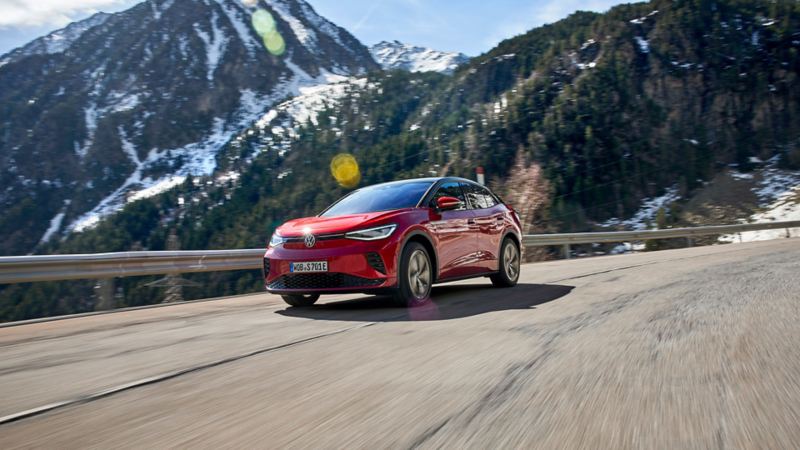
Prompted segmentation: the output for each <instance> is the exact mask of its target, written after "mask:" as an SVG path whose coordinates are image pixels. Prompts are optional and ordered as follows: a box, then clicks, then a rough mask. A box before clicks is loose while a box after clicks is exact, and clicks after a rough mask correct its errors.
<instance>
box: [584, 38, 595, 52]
mask: <svg viewBox="0 0 800 450" xmlns="http://www.w3.org/2000/svg"><path fill="white" fill-rule="evenodd" d="M596 43H597V41H595V40H594V39H589V40H588V41H586V42H584V43H583V44H581V50H586V49H587V48H589V47H591V46H592V45H594V44H596Z"/></svg>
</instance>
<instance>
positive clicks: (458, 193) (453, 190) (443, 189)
mask: <svg viewBox="0 0 800 450" xmlns="http://www.w3.org/2000/svg"><path fill="white" fill-rule="evenodd" d="M439 197H455V198H457V199H459V200H461V202H462V203H463V205H462V206H461V207H460V208H458V209H455V210H454V211H462V210H465V209H467V206H466V205H467V204H466V202H465V200H464V192H463V191H462V190H461V186H460V185H459V183H457V182H449V183H444V184H442V185H441V186H439V189H437V190H436V193H435V194H433V198H432V199H431V207H435V206H436V200H437V199H438V198H439Z"/></svg>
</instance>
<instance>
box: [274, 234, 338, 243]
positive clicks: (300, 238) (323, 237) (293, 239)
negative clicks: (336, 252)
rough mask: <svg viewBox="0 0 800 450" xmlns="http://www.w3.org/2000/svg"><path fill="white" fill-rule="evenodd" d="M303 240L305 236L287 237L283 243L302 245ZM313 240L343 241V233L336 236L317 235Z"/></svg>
mask: <svg viewBox="0 0 800 450" xmlns="http://www.w3.org/2000/svg"><path fill="white" fill-rule="evenodd" d="M304 239H305V236H294V237H287V238H284V240H285V242H300V243H302V242H303V240H304ZM314 239H316V240H317V241H330V240H333V239H344V233H336V234H319V235H316V234H315V235H314Z"/></svg>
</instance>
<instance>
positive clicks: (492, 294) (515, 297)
mask: <svg viewBox="0 0 800 450" xmlns="http://www.w3.org/2000/svg"><path fill="white" fill-rule="evenodd" d="M573 288H574V286H563V285H557V284H518V285H517V286H515V287H513V288H508V289H497V288H493V287H492V286H491V285H474V284H461V285H445V286H435V287H434V288H433V295H432V297H433V300H431V301H428V302H426V303H425V304H424V305H421V306H417V307H414V308H399V307H397V306H395V304H394V303H393V302H392V299H391V298H389V297H383V296H377V297H376V296H365V297H360V298H356V299H353V300H343V301H335V302H329V303H319V304H316V305H314V306H311V307H308V308H291V307H290V308H286V309H284V310H280V311H276V313H277V314H281V315H283V316H289V317H303V318H306V319H316V320H342V321H354V322H402V321H423V320H450V319H460V318H462V317H470V316H475V315H478V314H485V313H489V312H494V311H506V310H513V309H518V310H521V309H535V307H536V306H537V305H541V304H544V303H548V302H552V301H553V300H557V299H559V298H561V297H564V296H565V295H567V294H569V293H570V291H572V289H573ZM323 300H324V297H323Z"/></svg>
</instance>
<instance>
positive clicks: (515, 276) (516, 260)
mask: <svg viewBox="0 0 800 450" xmlns="http://www.w3.org/2000/svg"><path fill="white" fill-rule="evenodd" d="M498 269H499V270H498V271H497V273H496V274H494V275H492V276H491V277H489V278H490V279H491V280H492V284H493V285H494V286H495V287H513V286H516V285H517V281H518V280H519V269H520V252H519V247H518V246H517V243H516V242H514V240H513V239H511V238H505V240H503V246H502V247H500V267H499V268H498Z"/></svg>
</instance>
